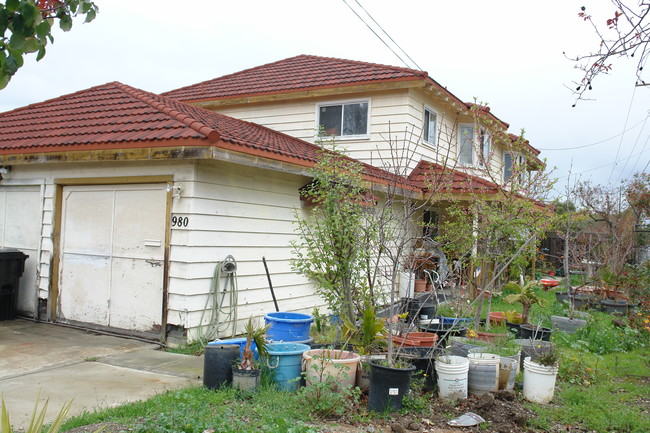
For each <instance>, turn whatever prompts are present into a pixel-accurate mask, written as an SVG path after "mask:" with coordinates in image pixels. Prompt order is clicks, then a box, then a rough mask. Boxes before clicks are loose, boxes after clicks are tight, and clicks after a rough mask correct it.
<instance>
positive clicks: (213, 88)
mask: <svg viewBox="0 0 650 433" xmlns="http://www.w3.org/2000/svg"><path fill="white" fill-rule="evenodd" d="M427 77H428V76H427V73H426V72H423V71H417V70H414V69H407V68H400V67H396V66H386V65H378V64H374V63H365V62H357V61H352V60H344V59H334V58H329V57H318V56H308V55H300V56H296V57H291V58H288V59H284V60H280V61H277V62H273V63H268V64H266V65H261V66H257V67H254V68H250V69H245V70H243V71H239V72H236V73H234V74H230V75H224V76H223V77H219V78H215V79H212V80H208V81H204V82H202V83H198V84H193V85H191V86H187V87H182V88H180V89H176V90H172V91H170V92H166V93H163V95H165V96H169V97H172V98H175V99H178V100H180V101H193V102H197V101H203V100H215V99H226V98H233V97H243V96H249V97H250V96H254V95H264V94H276V93H286V92H295V91H300V90H314V89H323V88H331V87H341V86H354V85H359V84H368V83H373V82H391V81H412V80H424V79H426V78H427Z"/></svg>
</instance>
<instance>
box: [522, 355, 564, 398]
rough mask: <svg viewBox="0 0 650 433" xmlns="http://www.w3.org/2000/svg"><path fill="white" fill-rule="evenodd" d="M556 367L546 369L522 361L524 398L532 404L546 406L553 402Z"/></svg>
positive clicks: (530, 362) (546, 367)
mask: <svg viewBox="0 0 650 433" xmlns="http://www.w3.org/2000/svg"><path fill="white" fill-rule="evenodd" d="M556 377H557V366H553V367H548V366H545V365H541V364H538V363H536V362H533V361H531V360H530V356H528V357H526V358H525V359H524V398H526V400H529V401H532V402H534V403H540V404H546V403H549V402H550V401H551V400H553V393H554V392H555V379H556Z"/></svg>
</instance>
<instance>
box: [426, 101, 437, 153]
mask: <svg viewBox="0 0 650 433" xmlns="http://www.w3.org/2000/svg"><path fill="white" fill-rule="evenodd" d="M437 129H438V115H437V114H436V113H435V112H434V111H433V110H430V109H429V108H425V109H424V131H423V135H424V141H426V142H427V143H429V144H436V131H437Z"/></svg>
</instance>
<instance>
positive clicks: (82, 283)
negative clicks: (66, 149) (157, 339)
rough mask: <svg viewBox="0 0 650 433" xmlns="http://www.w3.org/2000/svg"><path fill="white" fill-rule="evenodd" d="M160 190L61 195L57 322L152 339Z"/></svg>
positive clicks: (156, 317)
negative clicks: (144, 334) (129, 332)
mask: <svg viewBox="0 0 650 433" xmlns="http://www.w3.org/2000/svg"><path fill="white" fill-rule="evenodd" d="M165 188H166V185H165V184H136V185H93V186H65V187H64V188H63V200H62V210H61V216H62V217H61V218H62V220H61V244H60V266H59V269H60V271H59V272H60V274H59V313H58V317H59V318H60V319H62V320H72V321H78V322H84V323H91V324H96V325H101V326H108V327H113V328H121V329H127V330H133V331H141V332H155V333H159V332H160V326H161V325H162V317H163V278H164V269H165V264H164V259H165V232H166V220H167V218H166V212H167V211H166V209H167V206H166V200H167V192H166V190H165Z"/></svg>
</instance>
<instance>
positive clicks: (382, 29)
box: [354, 0, 422, 71]
mask: <svg viewBox="0 0 650 433" xmlns="http://www.w3.org/2000/svg"><path fill="white" fill-rule="evenodd" d="M354 1H355V3H356V4H358V5H359V7H360V8H361V10H362V11H364V12H365V13H366V15H368V16H369V17H370V19H371V20H372V22H373V23H375V24H376V25H377V27H379V29H380V30H381V31H382V32H383V33H384V34H385V35H386V36H388V39H390V41H391V42H392V43H393V44H395V46H396V47H397V48H399V50H400V51H401V52H402V53H404V55H405V56H406V57H407V58H408V59H409V60H410V61H411V62H412V63H413V64H414V65H415V66H416V67H417V68H418V69H419V70H420V71H421V70H422V68H421V67H420V65H418V64H417V62H416V61H415V60H413V59H412V58H411V56H409V55H408V53H407V52H406V51H404V49H402V47H401V46H400V45H399V44H398V43H397V42H395V40H394V39H393V38H391V36H390V35H389V34H388V33H387V32H386V30H384V28H383V27H382V26H381V24H379V23H378V22H377V21H376V20H375V19H374V18H373V17H372V15H370V13H368V11H367V10H366V9H365V8H364V7H363V6H362V5H361V3H359V0H354Z"/></svg>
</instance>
